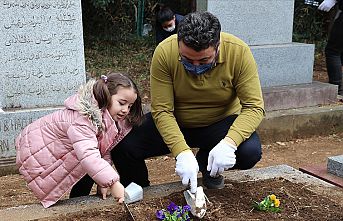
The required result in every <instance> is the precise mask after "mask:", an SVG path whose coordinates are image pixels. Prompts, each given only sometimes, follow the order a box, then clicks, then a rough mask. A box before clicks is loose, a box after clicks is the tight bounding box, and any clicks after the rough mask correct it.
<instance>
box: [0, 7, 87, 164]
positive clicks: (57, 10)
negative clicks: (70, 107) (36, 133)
mask: <svg viewBox="0 0 343 221" xmlns="http://www.w3.org/2000/svg"><path fill="white" fill-rule="evenodd" d="M0 53H1V56H0V60H1V61H0V66H1V68H0V75H1V81H0V110H1V113H0V166H1V162H7V163H8V162H9V159H11V158H12V159H13V160H14V158H15V147H14V140H15V138H16V136H17V135H18V133H19V132H20V131H21V130H22V129H23V128H24V127H25V126H26V125H28V124H29V123H31V122H32V121H34V120H35V119H37V118H39V117H41V116H43V115H46V114H48V113H50V112H52V111H55V110H57V109H59V108H60V107H61V106H62V105H63V102H64V100H65V99H66V98H67V97H68V96H70V95H72V94H74V93H75V92H76V91H77V89H78V87H79V86H80V85H81V84H83V83H84V82H85V81H86V76H85V62H84V48H83V29H82V14H81V0H44V1H43V0H8V1H3V2H2V4H1V5H0ZM13 160H12V162H13Z"/></svg>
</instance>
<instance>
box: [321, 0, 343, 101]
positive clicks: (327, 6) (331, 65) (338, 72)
mask: <svg viewBox="0 0 343 221" xmlns="http://www.w3.org/2000/svg"><path fill="white" fill-rule="evenodd" d="M336 4H337V5H338V8H339V11H338V12H337V13H338V14H337V15H336V17H335V21H334V23H333V26H332V28H331V31H330V33H329V39H328V42H327V45H326V47H325V57H326V68H327V72H328V76H329V83H330V84H335V85H338V94H339V95H343V86H342V66H343V13H342V11H343V0H324V1H323V2H322V3H321V4H320V5H319V6H318V9H319V10H322V11H326V12H328V11H330V10H331V9H332V8H333V7H334V6H335V5H336Z"/></svg>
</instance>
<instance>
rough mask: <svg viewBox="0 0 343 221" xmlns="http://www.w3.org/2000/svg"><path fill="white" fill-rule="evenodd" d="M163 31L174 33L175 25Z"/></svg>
mask: <svg viewBox="0 0 343 221" xmlns="http://www.w3.org/2000/svg"><path fill="white" fill-rule="evenodd" d="M163 30H165V31H167V32H173V31H174V30H175V24H174V25H172V26H170V27H168V28H163Z"/></svg>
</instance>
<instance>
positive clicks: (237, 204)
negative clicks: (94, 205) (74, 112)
mask: <svg viewBox="0 0 343 221" xmlns="http://www.w3.org/2000/svg"><path fill="white" fill-rule="evenodd" d="M308 187H309V186H308V185H305V184H296V183H292V182H290V181H288V180H285V179H283V178H275V179H269V180H263V181H249V182H244V183H238V182H230V181H228V180H226V184H225V188H224V189H222V190H205V193H206V195H207V196H208V199H209V201H210V204H208V209H207V213H206V215H205V217H204V218H203V219H201V220H203V221H207V220H312V221H314V220H318V221H319V220H323V219H325V220H337V221H338V220H343V212H342V211H343V207H342V205H341V204H339V203H337V202H335V201H334V200H332V199H329V198H327V197H324V196H322V195H320V194H317V193H315V192H313V191H310V190H309V189H308ZM269 194H275V195H276V196H277V197H278V198H279V199H280V200H281V205H280V208H281V209H282V211H281V212H280V213H271V212H261V211H256V210H254V209H252V208H253V207H252V204H253V202H254V201H261V200H262V199H263V198H264V197H265V196H267V195H269ZM171 201H173V202H174V203H176V204H177V205H185V204H186V202H185V200H184V197H183V194H182V191H179V192H175V193H173V194H171V195H169V196H167V197H156V198H154V199H149V200H143V201H141V202H138V203H135V204H131V205H129V207H130V209H131V211H132V213H133V214H134V216H135V219H136V220H140V221H145V220H146V221H148V220H149V221H153V220H158V219H157V218H156V217H155V212H156V211H157V210H159V209H162V208H166V207H167V206H168V205H169V203H170V202H171ZM324 217H325V218H324ZM53 220H56V221H57V220H77V221H81V220H82V221H84V220H104V221H105V220H111V221H117V220H118V221H119V220H129V218H128V217H127V214H126V213H125V210H124V208H123V209H122V210H121V211H117V210H112V209H111V208H104V209H101V210H93V211H92V210H90V211H86V212H82V213H79V214H69V215H67V216H63V217H56V218H55V219H53ZM193 220H194V221H197V220H199V219H196V218H193Z"/></svg>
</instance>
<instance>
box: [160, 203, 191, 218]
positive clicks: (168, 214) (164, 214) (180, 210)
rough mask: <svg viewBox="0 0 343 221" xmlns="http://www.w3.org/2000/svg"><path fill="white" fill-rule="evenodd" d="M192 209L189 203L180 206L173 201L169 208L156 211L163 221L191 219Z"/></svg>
mask: <svg viewBox="0 0 343 221" xmlns="http://www.w3.org/2000/svg"><path fill="white" fill-rule="evenodd" d="M190 210H191V207H190V206H189V205H186V206H183V207H182V206H178V205H176V204H175V203H173V202H171V203H170V204H169V206H167V209H161V210H158V211H157V212H156V217H157V218H158V219H159V220H163V221H190V220H191V219H190V217H189V215H188V212H189V211H190Z"/></svg>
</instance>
